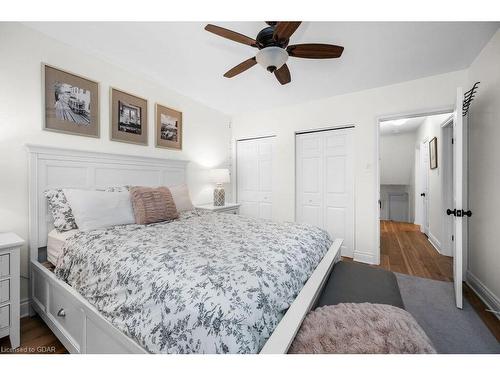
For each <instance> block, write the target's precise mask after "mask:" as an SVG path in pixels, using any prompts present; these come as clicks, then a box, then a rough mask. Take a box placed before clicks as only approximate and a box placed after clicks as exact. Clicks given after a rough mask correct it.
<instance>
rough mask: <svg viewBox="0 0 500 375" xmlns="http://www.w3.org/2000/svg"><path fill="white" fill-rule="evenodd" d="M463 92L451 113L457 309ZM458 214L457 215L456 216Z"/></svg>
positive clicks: (460, 302) (458, 295)
mask: <svg viewBox="0 0 500 375" xmlns="http://www.w3.org/2000/svg"><path fill="white" fill-rule="evenodd" d="M462 105H463V91H462V88H461V87H459V88H458V89H457V100H456V104H455V111H454V112H453V139H454V145H453V146H454V147H453V199H454V203H455V204H454V208H455V209H456V210H457V215H456V216H455V217H454V221H455V241H454V244H455V246H454V253H453V282H454V285H455V302H456V305H457V307H458V308H459V309H461V308H462V305H463V297H462V280H463V275H462V272H463V270H462V263H463V259H462V256H463V246H464V242H463V235H464V226H465V221H466V219H465V218H464V217H463V216H462V215H461V213H462V209H463V210H466V209H467V207H466V202H465V200H464V194H463V193H464V191H463V181H464V178H463V177H464V133H463V130H464V126H463V117H462ZM458 212H459V214H458Z"/></svg>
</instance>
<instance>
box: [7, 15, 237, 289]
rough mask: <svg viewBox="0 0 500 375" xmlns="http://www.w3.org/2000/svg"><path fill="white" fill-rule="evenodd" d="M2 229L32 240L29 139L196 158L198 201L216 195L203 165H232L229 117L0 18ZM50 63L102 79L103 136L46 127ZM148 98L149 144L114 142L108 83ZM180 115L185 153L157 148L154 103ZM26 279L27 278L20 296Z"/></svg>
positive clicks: (192, 172) (192, 178) (192, 169)
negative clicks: (45, 71)
mask: <svg viewBox="0 0 500 375" xmlns="http://www.w3.org/2000/svg"><path fill="white" fill-rule="evenodd" d="M0 56H2V58H1V59H0V103H1V104H0V106H1V107H0V108H1V109H0V110H1V112H0V172H1V174H0V175H1V176H2V177H1V188H0V231H14V232H16V233H17V234H19V235H20V236H21V237H23V238H25V239H28V169H27V164H28V162H27V154H26V150H25V147H24V145H25V144H26V143H35V144H44V145H51V146H60V147H68V148H74V149H83V150H93V151H103V152H115V153H124V154H133V155H147V156H156V157H165V158H174V159H188V160H191V161H192V163H190V166H189V170H188V183H189V186H190V189H191V192H192V198H193V200H194V201H195V202H199V203H203V202H209V201H210V200H211V187H210V184H209V183H207V181H208V180H207V179H206V178H205V177H206V172H204V171H203V168H207V167H208V168H210V167H214V166H219V165H228V163H229V159H230V140H231V136H230V134H231V130H230V129H229V122H230V119H229V118H228V117H227V116H225V115H223V114H221V113H219V112H217V111H215V110H213V109H210V108H208V107H205V106H203V105H201V104H199V103H197V102H195V101H193V100H191V99H189V98H187V97H185V96H182V95H180V94H177V93H175V92H173V91H171V90H169V89H167V88H165V87H161V86H159V85H157V84H155V83H154V82H152V81H150V80H148V79H146V78H145V77H142V76H140V75H137V74H135V73H134V72H129V71H126V70H123V69H121V68H119V67H117V66H113V65H110V64H109V63H107V62H105V61H102V60H99V59H98V58H96V57H94V56H90V55H87V54H85V53H82V52H80V51H79V50H76V49H74V48H71V47H68V46H66V45H64V44H61V43H59V42H57V41H55V40H53V39H50V38H48V37H46V36H43V35H42V34H39V33H38V32H35V31H33V30H32V29H30V28H27V27H26V26H23V25H20V24H14V23H0ZM42 62H45V63H47V64H51V65H54V66H57V67H61V68H63V69H65V70H69V71H72V72H75V73H78V74H81V75H83V76H87V77H89V78H92V79H94V80H96V81H99V82H100V107H101V137H100V139H93V138H86V137H79V136H72V135H64V134H58V133H53V132H47V131H43V130H42V98H41V92H42V87H41V85H42V84H41V63H42ZM110 86H114V87H117V88H120V89H123V90H125V91H128V92H131V93H134V94H137V95H138V96H140V97H143V98H147V99H148V111H149V116H148V119H149V123H148V131H149V146H147V147H146V146H138V145H130V144H125V143H119V142H112V141H110V140H109V112H108V109H109V105H108V104H109V87H110ZM155 102H159V103H162V104H164V105H166V106H171V107H172V108H176V109H178V110H180V111H182V112H183V123H184V129H183V131H184V137H183V138H184V139H183V141H184V144H183V150H182V151H170V150H165V149H158V148H155V147H154V103H155ZM27 259H28V257H27V248H26V246H25V247H24V248H23V250H22V262H21V263H22V265H21V273H22V274H23V275H24V276H26V275H27V264H28V263H27ZM25 297H27V280H26V279H23V280H22V297H21V298H25Z"/></svg>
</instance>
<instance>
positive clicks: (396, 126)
mask: <svg viewBox="0 0 500 375" xmlns="http://www.w3.org/2000/svg"><path fill="white" fill-rule="evenodd" d="M451 115H452V114H451V113H443V114H440V115H430V116H420V117H409V118H402V119H393V120H389V121H381V122H380V135H381V136H389V135H399V134H405V133H413V132H416V131H417V130H418V128H419V127H420V126H421V125H422V124H423V123H424V121H425V120H426V119H428V118H430V119H432V120H433V121H434V123H438V124H440V123H442V122H444V121H446V120H447V119H448V118H450V116H451Z"/></svg>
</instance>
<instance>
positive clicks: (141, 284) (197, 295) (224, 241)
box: [55, 211, 332, 353]
mask: <svg viewBox="0 0 500 375" xmlns="http://www.w3.org/2000/svg"><path fill="white" fill-rule="evenodd" d="M331 243H332V240H331V239H330V237H329V235H328V234H327V233H326V232H325V231H323V230H321V229H319V228H316V227H312V226H308V225H302V224H296V223H274V222H270V221H262V220H257V219H253V218H249V217H244V216H239V215H229V214H216V213H201V212H198V211H191V212H187V213H183V214H181V216H180V218H179V219H178V220H174V221H171V222H165V223H158V224H153V225H148V226H142V225H123V226H116V227H113V228H108V229H103V230H94V231H90V232H79V233H78V234H76V235H75V236H73V237H71V238H69V239H68V241H67V242H66V245H65V248H64V252H63V255H61V257H60V258H59V260H58V262H57V263H58V264H57V267H56V270H55V273H56V275H57V277H59V278H61V279H62V280H64V281H65V282H67V283H68V284H69V285H71V286H72V287H73V288H74V289H76V290H77V291H78V292H79V293H80V294H81V295H82V296H83V297H84V298H85V299H87V300H88V301H89V302H90V303H91V304H92V305H93V306H95V307H96V308H97V309H98V310H99V311H100V312H101V313H102V315H103V316H104V317H105V318H106V319H108V320H109V321H110V322H111V323H112V324H113V325H114V326H115V327H117V328H118V329H120V330H121V331H122V332H124V333H125V334H126V335H128V336H129V337H131V338H132V339H133V340H135V341H136V342H137V343H138V344H139V345H141V346H142V347H144V348H145V349H146V350H147V351H149V352H152V353H258V352H259V351H260V349H261V348H262V346H263V345H264V343H265V342H266V340H267V339H268V338H269V336H270V335H271V333H272V332H273V330H274V328H275V327H276V325H277V324H278V323H279V321H280V319H281V318H282V317H283V315H284V313H285V311H286V310H287V308H288V307H289V306H290V304H291V303H292V302H293V300H294V299H295V297H296V296H297V294H298V293H299V291H300V290H301V289H302V287H303V285H304V284H305V282H306V281H307V279H308V278H309V276H310V275H311V273H312V272H313V270H314V269H315V268H316V266H317V265H318V263H319V262H320V260H321V259H322V258H323V256H324V254H325V253H326V252H327V250H328V249H329V247H330V245H331Z"/></svg>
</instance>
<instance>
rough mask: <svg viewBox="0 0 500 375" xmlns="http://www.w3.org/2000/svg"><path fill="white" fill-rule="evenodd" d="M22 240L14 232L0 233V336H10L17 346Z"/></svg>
mask: <svg viewBox="0 0 500 375" xmlns="http://www.w3.org/2000/svg"><path fill="white" fill-rule="evenodd" d="M23 244H24V240H23V239H22V238H21V237H19V236H18V235H16V234H14V233H0V338H2V337H5V336H10V344H11V346H12V348H13V349H15V348H17V347H19V343H20V339H21V333H20V329H19V307H20V306H19V284H20V274H19V252H20V249H21V246H22V245H23Z"/></svg>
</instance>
